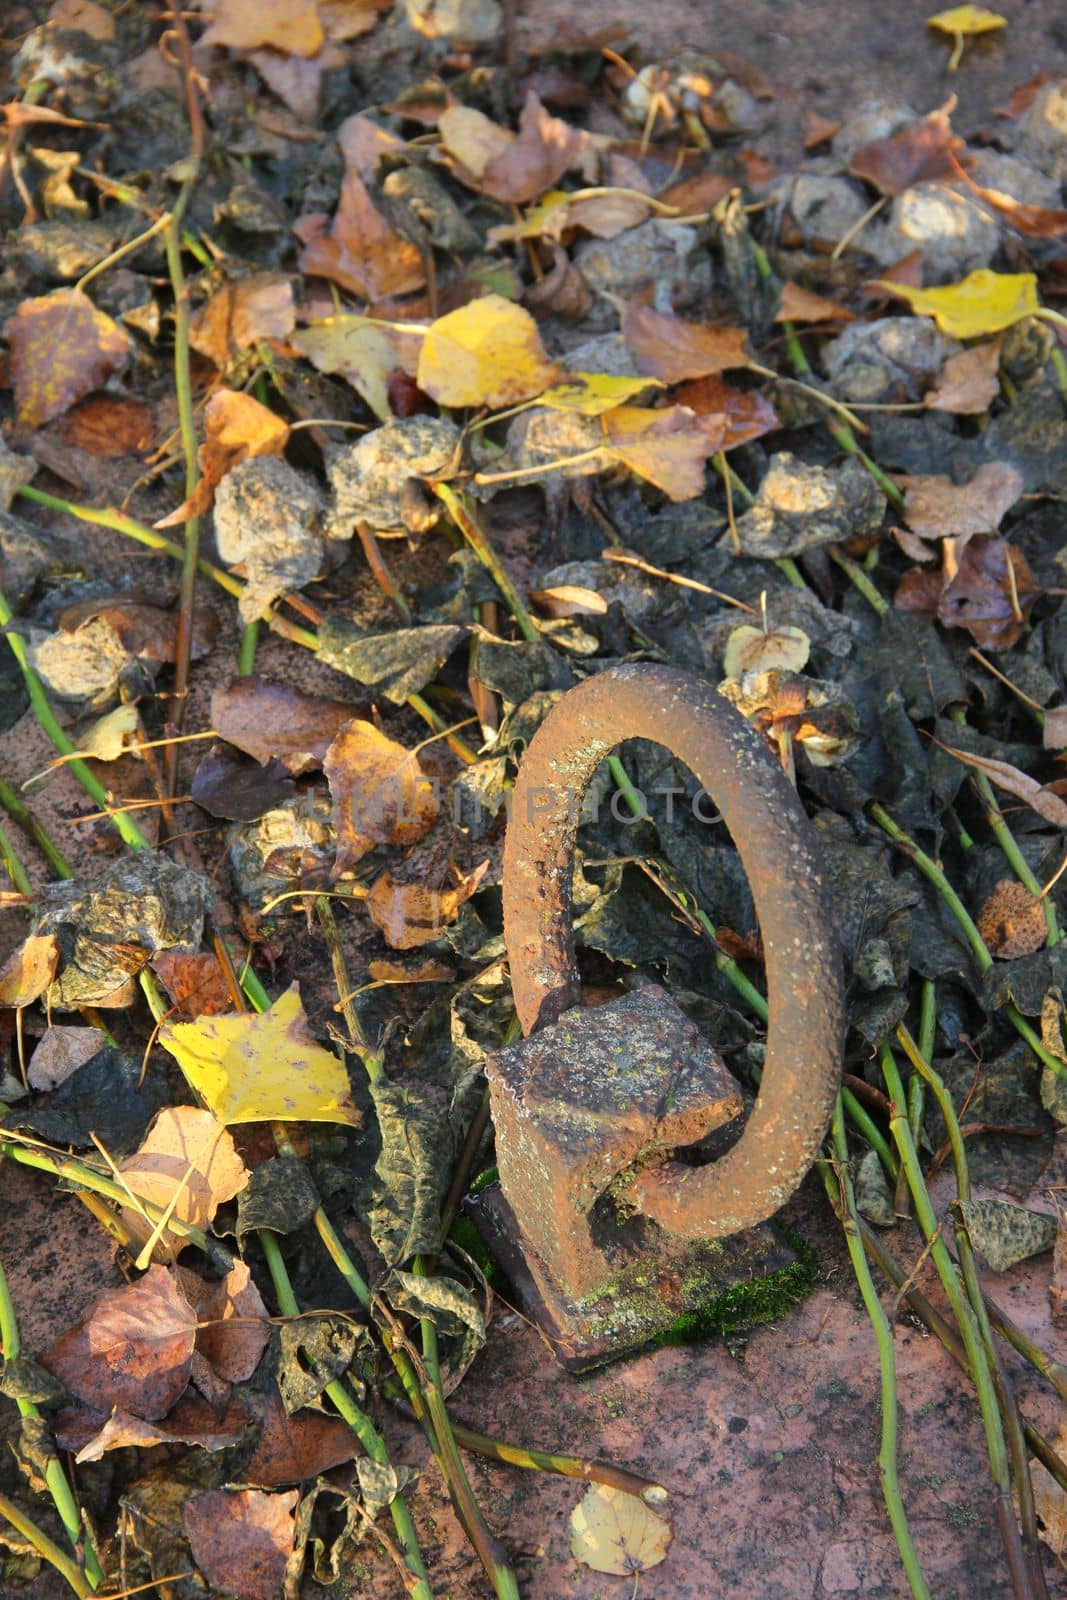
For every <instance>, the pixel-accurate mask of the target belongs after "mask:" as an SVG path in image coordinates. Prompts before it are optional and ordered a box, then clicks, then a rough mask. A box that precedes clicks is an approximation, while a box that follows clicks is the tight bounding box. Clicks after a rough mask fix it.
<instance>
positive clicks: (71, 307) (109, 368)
mask: <svg viewBox="0 0 1067 1600" xmlns="http://www.w3.org/2000/svg"><path fill="white" fill-rule="evenodd" d="M4 331H5V333H6V335H7V338H8V342H9V344H10V346H11V381H12V384H13V386H14V390H15V403H16V405H17V407H18V421H19V427H20V428H21V429H24V430H28V429H31V428H38V427H40V425H41V423H42V422H51V420H52V418H53V417H59V416H62V414H63V412H64V411H68V410H69V409H70V407H71V406H72V405H73V404H74V402H75V401H76V400H80V399H81V398H82V396H83V395H87V394H88V393H89V391H90V389H97V388H99V386H100V385H101V384H102V383H103V382H104V380H105V379H106V378H109V377H110V376H111V374H112V373H113V372H117V371H118V370H119V368H120V367H122V366H123V365H124V364H125V361H126V356H127V353H128V351H129V339H128V338H127V336H126V333H125V332H124V331H123V329H122V328H120V327H119V325H118V323H117V322H112V320H111V318H110V317H108V316H105V315H104V313H103V312H102V311H98V310H97V309H96V307H95V306H94V305H93V302H92V301H91V300H90V299H89V296H88V295H87V294H83V293H82V291H81V290H80V289H57V290H56V291H55V292H54V293H53V294H46V295H43V296H42V297H41V298H40V299H37V300H23V301H21V302H20V304H19V308H18V310H17V311H16V312H15V315H14V316H13V317H11V318H10V319H9V320H8V322H7V324H6V327H5V329H4Z"/></svg>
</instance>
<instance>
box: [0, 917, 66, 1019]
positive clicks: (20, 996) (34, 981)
mask: <svg viewBox="0 0 1067 1600" xmlns="http://www.w3.org/2000/svg"><path fill="white" fill-rule="evenodd" d="M58 965H59V945H58V944H57V943H56V936H55V934H54V933H31V934H30V936H29V937H28V938H27V939H24V940H23V942H22V943H21V944H20V945H19V947H18V949H17V950H13V951H12V952H11V954H10V955H9V956H8V958H7V960H6V961H5V963H4V965H3V968H2V969H0V1006H30V1005H32V1004H33V1002H34V1001H35V1000H36V999H38V998H39V997H40V996H41V995H42V994H44V992H45V990H46V989H47V988H48V985H49V984H50V983H51V981H52V979H53V978H54V977H55V975H56V967H57V966H58Z"/></svg>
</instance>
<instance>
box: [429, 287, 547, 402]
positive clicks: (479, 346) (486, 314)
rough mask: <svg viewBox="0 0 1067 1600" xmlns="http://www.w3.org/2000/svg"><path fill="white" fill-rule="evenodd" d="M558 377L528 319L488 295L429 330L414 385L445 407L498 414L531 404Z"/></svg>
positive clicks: (507, 302) (514, 307) (506, 302)
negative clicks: (474, 408) (500, 410)
mask: <svg viewBox="0 0 1067 1600" xmlns="http://www.w3.org/2000/svg"><path fill="white" fill-rule="evenodd" d="M557 373H558V369H557V368H556V367H555V366H554V365H553V363H552V362H551V361H549V359H548V357H547V355H546V354H545V351H544V349H543V347H542V344H541V336H540V334H539V333H538V331H537V324H536V322H535V321H534V319H533V317H531V315H530V313H529V312H528V311H524V310H523V308H522V306H517V305H514V304H513V303H512V301H510V300H504V299H503V298H502V297H501V296H500V295H496V294H488V295H483V296H482V297H481V298H480V299H478V300H472V301H471V303H470V304H469V305H466V306H461V307H460V308H459V310H458V311H450V312H449V313H448V315H447V316H444V317H438V319H437V321H436V322H434V323H432V324H431V325H430V329H429V332H428V333H427V334H426V338H425V340H424V341H423V346H422V352H421V354H420V356H419V365H418V372H417V375H416V380H417V382H418V385H419V388H420V389H422V390H423V392H424V393H425V394H428V395H429V396H430V397H431V399H434V400H436V401H438V402H439V404H441V405H443V406H488V407H489V408H490V409H496V408H498V407H501V406H511V405H516V404H518V402H519V401H522V400H529V399H532V397H533V396H534V395H538V394H540V393H541V391H542V390H543V389H546V388H548V386H549V385H550V384H551V383H552V381H553V379H554V378H555V377H556V376H557Z"/></svg>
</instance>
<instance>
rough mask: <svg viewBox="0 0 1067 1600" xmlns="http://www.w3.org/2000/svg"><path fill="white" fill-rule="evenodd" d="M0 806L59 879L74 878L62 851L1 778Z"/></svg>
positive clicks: (20, 797)
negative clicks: (35, 847) (31, 842)
mask: <svg viewBox="0 0 1067 1600" xmlns="http://www.w3.org/2000/svg"><path fill="white" fill-rule="evenodd" d="M0 806H2V807H3V809H4V810H5V811H6V812H7V814H8V816H9V817H10V818H11V820H12V822H15V823H17V824H18V826H19V827H20V828H21V829H22V831H23V833H24V834H25V835H26V836H27V838H29V839H32V841H33V843H34V844H35V845H36V846H37V848H38V850H39V851H40V852H41V854H42V855H43V856H44V858H45V860H46V861H47V862H48V863H49V865H50V866H52V867H53V868H54V869H55V871H56V872H58V873H59V876H60V877H61V878H73V877H74V868H73V867H72V866H71V864H70V862H69V861H68V860H67V858H66V856H65V855H64V854H63V852H62V850H60V849H59V847H58V845H56V844H53V842H52V840H51V839H50V838H49V836H48V834H47V833H46V832H45V830H44V828H43V827H42V826H41V824H40V823H39V822H38V820H37V818H36V817H35V816H34V815H33V812H32V811H31V810H30V808H29V806H28V805H27V804H26V802H25V801H24V800H23V798H22V796H21V795H20V794H19V793H18V792H17V791H16V790H14V789H12V787H11V785H10V784H8V783H5V782H4V780H3V778H0Z"/></svg>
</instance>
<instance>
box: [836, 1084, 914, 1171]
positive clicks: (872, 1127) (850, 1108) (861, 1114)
mask: <svg viewBox="0 0 1067 1600" xmlns="http://www.w3.org/2000/svg"><path fill="white" fill-rule="evenodd" d="M841 1104H842V1107H843V1108H844V1110H846V1111H847V1112H848V1114H849V1116H850V1118H851V1119H852V1121H853V1122H854V1123H855V1125H856V1127H857V1129H858V1130H859V1132H860V1133H862V1135H863V1137H864V1138H865V1139H866V1140H867V1143H868V1144H869V1145H871V1146H872V1147H873V1149H875V1150H877V1152H878V1159H879V1160H880V1161H881V1163H882V1166H883V1167H884V1168H885V1173H886V1176H887V1177H888V1179H889V1181H890V1183H892V1182H893V1181H894V1180H895V1179H896V1176H897V1173H898V1171H899V1167H900V1163H899V1162H898V1161H897V1160H896V1159H895V1157H894V1155H893V1151H892V1148H891V1146H890V1144H889V1141H888V1139H887V1138H886V1136H885V1134H884V1133H883V1132H882V1130H881V1128H880V1127H879V1126H878V1124H877V1123H876V1122H875V1120H874V1118H873V1117H872V1116H871V1114H870V1112H869V1111H868V1110H867V1107H866V1106H865V1105H863V1104H862V1103H861V1101H859V1100H858V1099H857V1098H856V1096H855V1095H854V1094H853V1092H852V1090H851V1089H849V1088H848V1087H847V1086H845V1087H843V1088H842V1090H841Z"/></svg>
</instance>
